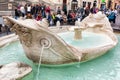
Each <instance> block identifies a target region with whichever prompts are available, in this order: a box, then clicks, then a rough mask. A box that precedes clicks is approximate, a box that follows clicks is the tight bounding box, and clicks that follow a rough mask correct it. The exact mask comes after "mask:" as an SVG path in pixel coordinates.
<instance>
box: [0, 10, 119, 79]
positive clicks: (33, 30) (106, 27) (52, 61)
mask: <svg viewBox="0 0 120 80" xmlns="http://www.w3.org/2000/svg"><path fill="white" fill-rule="evenodd" d="M6 20H7V23H6V24H8V25H10V26H11V30H12V31H14V32H15V33H16V34H17V35H18V36H19V38H18V36H15V35H14V34H13V35H10V36H9V37H4V38H2V39H0V42H1V44H0V46H1V49H0V53H2V54H0V60H3V62H0V64H1V65H2V68H4V66H3V65H4V64H7V63H11V62H17V65H19V64H20V65H25V64H27V65H25V66H20V67H19V66H18V69H20V68H21V67H23V68H26V66H27V68H26V69H25V70H26V71H27V72H25V70H22V71H18V73H23V74H19V76H18V77H14V78H8V80H10V79H19V78H20V79H21V80H33V78H31V75H32V74H33V76H34V77H35V76H36V75H37V80H38V79H39V80H43V79H45V80H52V79H53V78H54V79H55V80H68V79H69V80H81V79H82V80H92V79H90V75H87V76H88V77H85V76H86V73H85V72H87V73H89V74H90V73H91V72H95V73H96V72H97V71H94V68H95V67H94V66H97V67H98V66H99V68H100V64H102V63H98V62H99V59H98V60H97V61H98V62H97V61H96V62H95V61H93V63H92V62H89V61H88V60H91V59H95V58H96V57H98V56H101V55H103V54H105V53H107V51H109V50H111V49H112V48H113V47H115V46H116V45H117V43H118V40H117V37H116V35H115V34H114V33H113V30H112V28H111V26H110V23H109V21H108V19H107V18H106V17H105V15H104V14H102V13H101V12H99V13H97V14H91V15H89V16H88V17H87V18H85V19H84V20H83V21H82V22H80V23H78V25H79V26H77V27H66V28H64V27H63V28H62V29H61V30H63V31H62V32H60V33H59V32H58V30H60V29H59V28H58V29H57V28H55V29H54V30H53V29H51V28H47V27H46V25H47V23H45V22H41V23H38V22H36V21H35V20H29V19H27V20H19V21H18V20H15V19H13V18H11V17H6ZM44 24H45V25H44ZM44 26H45V27H44ZM8 43H10V44H8ZM20 43H21V44H22V45H21V44H20ZM6 44H8V45H6ZM22 47H23V49H22ZM6 49H9V50H10V51H9V50H8V52H6ZM11 51H13V52H11ZM14 51H15V52H14ZM113 51H114V50H113ZM24 52H25V54H24ZM110 52H112V50H111V51H110ZM4 53H5V54H4ZM4 55H6V57H5V56H4ZM8 55H9V56H8ZM106 55H109V57H111V56H110V55H112V53H111V54H106ZM1 56H4V58H2V57H1ZM10 56H11V57H13V56H14V58H13V59H12V58H11V57H10ZM26 56H27V57H26ZM7 57H8V58H7ZM113 59H114V58H113ZM4 60H5V61H4ZM101 60H102V59H101ZM103 60H104V59H103ZM109 60H110V59H109ZM18 61H19V62H18ZM85 61H88V62H86V63H83V65H80V64H79V63H81V62H85ZM20 62H21V63H20ZM94 62H95V63H94ZM38 63H39V65H38V67H36V66H37V64H38ZM103 63H104V62H103ZM105 63H106V65H108V63H109V61H108V62H105ZM87 64H88V65H89V64H92V65H94V66H88V67H87V66H86V65H87ZM28 65H30V66H28ZM35 65H36V66H35ZM41 65H42V66H41ZM68 65H69V66H68ZM70 65H71V66H70ZM109 65H110V64H109ZM40 66H41V67H40ZM103 66H104V65H103ZM118 66H120V65H119V63H118ZM15 67H16V64H15ZM39 67H40V68H39ZM55 67H58V68H55ZM84 67H86V68H85V69H88V70H89V71H90V72H89V71H88V70H87V71H85V69H84ZM2 68H1V69H2ZM49 68H50V69H49ZM81 69H82V70H83V71H82V70H81ZM109 69H110V68H109ZM117 69H119V68H117ZM31 70H32V72H33V73H30V72H31ZM65 70H66V71H65ZM70 70H71V71H70ZM98 70H99V69H98ZM64 71H65V72H64ZM100 71H101V69H100ZM100 71H98V72H100ZM39 72H40V73H39ZM63 72H64V73H63ZM28 73H29V74H28ZM36 73H37V74H36ZM68 73H69V74H68ZM73 73H74V74H73ZM106 73H107V72H106ZM15 74H16V73H15ZM82 74H83V75H84V76H82ZM92 74H93V73H92ZM113 74H114V72H111V74H110V75H113ZM21 75H22V78H21ZM45 75H47V76H48V77H46V76H45ZM93 75H94V74H93ZM3 76H4V75H2V77H3ZM24 76H27V77H24ZM62 76H64V77H63V78H62ZM65 76H66V77H65ZM67 76H69V77H68V78H67ZM70 76H71V77H70ZM81 76H82V77H81ZM97 76H98V77H102V76H103V75H102V74H98V75H97ZM88 78H89V79H88ZM4 79H5V78H4ZM95 79H96V80H98V79H99V78H98V79H97V78H95ZM104 79H106V78H103V79H101V80H104ZM0 80H2V78H1V76H0ZM111 80H114V79H111Z"/></svg>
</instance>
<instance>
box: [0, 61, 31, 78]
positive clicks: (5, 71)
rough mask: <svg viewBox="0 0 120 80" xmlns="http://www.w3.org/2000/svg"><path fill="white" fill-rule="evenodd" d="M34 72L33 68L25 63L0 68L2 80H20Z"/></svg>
mask: <svg viewBox="0 0 120 80" xmlns="http://www.w3.org/2000/svg"><path fill="white" fill-rule="evenodd" d="M31 71H32V68H31V67H30V66H28V65H26V64H23V63H19V62H17V63H15V62H14V63H10V64H7V65H2V67H1V68H0V80H18V79H19V80H20V79H21V78H22V77H24V76H26V75H27V74H29V73H30V72H31Z"/></svg>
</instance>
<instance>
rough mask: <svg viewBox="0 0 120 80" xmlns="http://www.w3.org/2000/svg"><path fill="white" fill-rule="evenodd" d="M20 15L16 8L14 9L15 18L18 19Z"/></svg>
mask: <svg viewBox="0 0 120 80" xmlns="http://www.w3.org/2000/svg"><path fill="white" fill-rule="evenodd" d="M19 17H20V13H19V12H18V10H17V9H15V19H18V18H19Z"/></svg>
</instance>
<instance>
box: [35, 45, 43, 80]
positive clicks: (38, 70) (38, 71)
mask: <svg viewBox="0 0 120 80" xmlns="http://www.w3.org/2000/svg"><path fill="white" fill-rule="evenodd" d="M41 49H42V50H41V52H40V59H39V64H38V69H37V75H36V80H39V77H38V76H39V74H40V66H41V58H42V54H43V51H44V45H43V46H42V48H41Z"/></svg>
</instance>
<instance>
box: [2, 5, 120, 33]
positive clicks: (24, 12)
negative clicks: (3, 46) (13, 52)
mask: <svg viewBox="0 0 120 80" xmlns="http://www.w3.org/2000/svg"><path fill="white" fill-rule="evenodd" d="M100 10H101V11H102V12H103V13H104V14H106V16H107V17H108V19H109V21H110V22H113V23H116V22H115V21H116V17H117V15H120V5H118V6H117V7H116V8H115V9H106V8H104V9H98V8H96V6H93V7H92V8H89V7H81V8H80V7H78V8H77V9H76V10H69V11H67V9H66V7H65V8H64V9H61V8H60V7H58V8H57V10H52V9H51V8H50V6H46V5H45V4H44V3H42V4H34V5H31V4H26V5H25V6H23V5H19V6H18V7H17V8H16V9H15V16H14V18H15V19H19V18H22V19H35V20H37V21H41V20H42V19H43V18H46V19H47V20H48V23H49V25H50V26H52V25H56V24H57V22H58V21H59V23H60V25H64V24H68V25H74V24H75V21H82V20H83V19H84V18H85V17H87V16H88V15H89V14H90V13H92V14H96V13H97V12H98V11H100ZM0 27H1V26H0ZM1 31H2V30H1V28H0V32H1Z"/></svg>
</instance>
